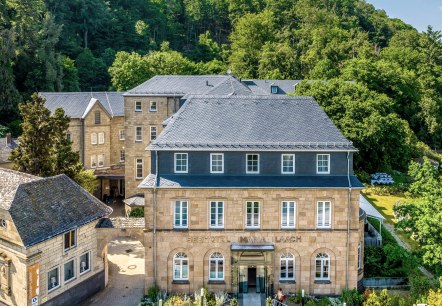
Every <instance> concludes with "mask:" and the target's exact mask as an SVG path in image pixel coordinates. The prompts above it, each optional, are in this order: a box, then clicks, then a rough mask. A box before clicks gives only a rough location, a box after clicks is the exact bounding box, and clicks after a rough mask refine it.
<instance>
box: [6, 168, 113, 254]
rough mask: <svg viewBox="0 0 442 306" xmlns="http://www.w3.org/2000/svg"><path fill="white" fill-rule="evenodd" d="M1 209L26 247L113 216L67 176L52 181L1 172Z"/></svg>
mask: <svg viewBox="0 0 442 306" xmlns="http://www.w3.org/2000/svg"><path fill="white" fill-rule="evenodd" d="M0 208H2V209H5V210H8V211H9V213H10V215H11V218H12V221H13V222H14V224H15V226H16V228H17V231H18V233H19V235H20V237H21V239H22V242H23V245H24V246H25V247H30V246H33V245H35V244H38V243H41V242H43V241H45V240H47V239H50V238H52V237H54V236H57V235H59V234H63V233H65V232H68V231H70V230H72V229H75V228H77V227H80V226H82V225H85V224H88V223H90V222H92V221H94V220H97V219H100V218H103V217H105V216H107V215H109V214H111V213H112V209H111V208H110V207H108V206H106V205H104V204H103V203H102V202H100V201H99V200H98V199H97V198H95V197H94V196H92V195H91V194H89V193H88V192H87V191H85V190H84V189H83V188H81V187H80V186H79V185H78V184H76V183H75V182H74V181H72V180H71V179H70V178H68V177H67V176H66V175H57V176H53V177H48V178H39V177H36V176H32V175H28V174H24V173H20V172H17V171H12V170H6V169H0Z"/></svg>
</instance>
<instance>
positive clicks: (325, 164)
mask: <svg viewBox="0 0 442 306" xmlns="http://www.w3.org/2000/svg"><path fill="white" fill-rule="evenodd" d="M316 173H318V174H330V154H316Z"/></svg>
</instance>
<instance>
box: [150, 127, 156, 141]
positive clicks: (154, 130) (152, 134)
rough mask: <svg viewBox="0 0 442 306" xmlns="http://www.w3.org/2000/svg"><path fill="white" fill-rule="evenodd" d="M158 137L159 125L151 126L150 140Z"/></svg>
mask: <svg viewBox="0 0 442 306" xmlns="http://www.w3.org/2000/svg"><path fill="white" fill-rule="evenodd" d="M155 139H157V127H156V126H151V127H150V141H152V140H155Z"/></svg>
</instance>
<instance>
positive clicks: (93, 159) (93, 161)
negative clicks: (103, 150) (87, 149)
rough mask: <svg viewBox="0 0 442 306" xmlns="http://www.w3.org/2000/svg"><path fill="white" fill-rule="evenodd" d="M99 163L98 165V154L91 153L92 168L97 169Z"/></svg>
mask: <svg viewBox="0 0 442 306" xmlns="http://www.w3.org/2000/svg"><path fill="white" fill-rule="evenodd" d="M94 164H95V165H94ZM97 165H98V163H97V155H91V168H92V169H95V168H97Z"/></svg>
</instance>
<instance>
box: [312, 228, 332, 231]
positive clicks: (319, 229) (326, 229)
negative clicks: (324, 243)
mask: <svg viewBox="0 0 442 306" xmlns="http://www.w3.org/2000/svg"><path fill="white" fill-rule="evenodd" d="M316 230H318V231H331V230H332V228H331V227H317V228H316Z"/></svg>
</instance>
